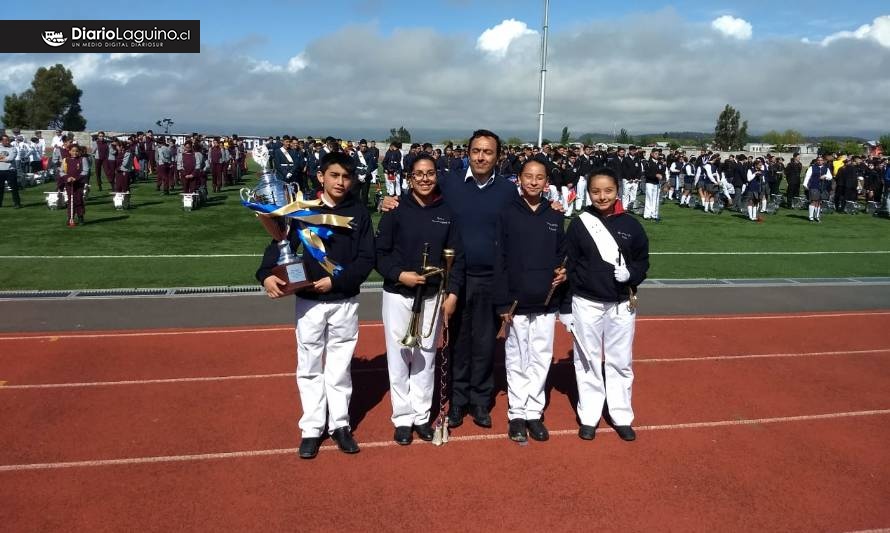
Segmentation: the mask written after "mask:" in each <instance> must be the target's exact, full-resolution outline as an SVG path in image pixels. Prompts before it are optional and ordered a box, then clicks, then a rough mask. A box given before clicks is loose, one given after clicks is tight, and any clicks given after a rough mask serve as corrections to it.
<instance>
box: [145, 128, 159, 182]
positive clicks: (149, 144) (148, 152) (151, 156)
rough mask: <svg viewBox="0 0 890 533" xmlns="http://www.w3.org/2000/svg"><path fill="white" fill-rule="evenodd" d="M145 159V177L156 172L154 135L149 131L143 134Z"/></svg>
mask: <svg viewBox="0 0 890 533" xmlns="http://www.w3.org/2000/svg"><path fill="white" fill-rule="evenodd" d="M145 158H146V159H147V160H148V168H146V169H145V175H146V177H147V176H148V173H149V171H151V172H157V166H156V162H155V134H154V132H153V131H151V130H148V131H146V132H145Z"/></svg>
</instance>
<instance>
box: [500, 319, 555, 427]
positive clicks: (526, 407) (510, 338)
mask: <svg viewBox="0 0 890 533" xmlns="http://www.w3.org/2000/svg"><path fill="white" fill-rule="evenodd" d="M555 325H556V313H537V314H529V315H513V321H512V322H511V323H510V326H509V327H508V330H509V332H508V335H507V342H506V344H505V345H504V351H505V354H506V359H505V364H506V367H507V398H508V400H509V403H510V408H509V410H508V411H507V419H508V420H512V419H514V418H522V419H525V420H537V419H539V418H541V413H543V412H544V403H545V398H544V382H545V381H547V372H548V371H549V370H550V363H551V361H552V360H553V330H554V326H555Z"/></svg>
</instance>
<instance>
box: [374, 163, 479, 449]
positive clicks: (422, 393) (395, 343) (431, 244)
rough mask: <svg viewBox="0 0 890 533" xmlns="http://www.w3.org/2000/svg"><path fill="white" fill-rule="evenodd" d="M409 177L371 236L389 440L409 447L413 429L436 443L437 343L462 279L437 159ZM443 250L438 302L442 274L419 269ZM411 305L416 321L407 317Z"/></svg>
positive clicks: (437, 263) (435, 261)
mask: <svg viewBox="0 0 890 533" xmlns="http://www.w3.org/2000/svg"><path fill="white" fill-rule="evenodd" d="M407 175H408V180H409V185H410V188H409V189H408V190H407V191H406V192H405V193H404V194H403V195H402V198H401V201H400V202H399V208H398V209H394V210H392V211H387V212H385V213H384V214H383V218H382V219H381V220H380V224H379V226H378V227H377V238H376V246H377V271H378V272H380V275H382V276H383V329H384V335H385V337H386V361H387V367H388V369H389V384H390V398H391V400H392V411H393V412H392V423H393V425H394V426H395V434H394V436H393V440H394V441H395V442H396V443H398V444H402V445H407V444H410V443H411V441H412V437H413V433H415V432H416V433H417V435H418V436H419V437H420V438H421V439H422V440H425V441H429V440H432V439H433V432H434V430H433V427H432V425H431V424H430V408H431V406H432V401H433V388H434V378H435V362H436V345H437V343H438V337H439V332H440V330H441V328H440V325H441V324H442V320H445V323H447V321H448V319H449V317H450V316H451V315H452V314H453V313H454V310H455V307H456V305H457V296H458V294H459V292H460V289H461V287H462V285H463V279H464V256H463V252H462V250H461V246H460V238H459V236H458V232H457V226H456V225H455V224H454V215H453V213H452V211H451V210H450V209H449V208H448V207H447V206H446V205H445V204H444V203H443V201H442V195H441V193H440V192H439V187H438V185H437V179H438V178H437V175H436V164H435V161H434V160H433V158H432V157H431V156H429V155H428V154H424V153H422V154H419V155H418V156H417V158H416V159H415V160H414V162H413V164H412V166H411V168H409V169H407ZM445 249H450V250H454V251H455V253H454V263H453V266H452V267H451V271H450V274H449V276H448V279H447V280H445V282H444V294H443V295H441V297H440V298H437V293H438V292H439V285H440V282H441V279H442V278H441V273H439V274H433V275H428V273H427V272H424V268H423V267H424V266H426V267H428V270H429V269H433V268H442V267H444V266H445V258H444V257H443V250H445ZM424 256H426V261H427V263H426V264H425V265H424ZM416 301H417V305H418V306H419V307H420V309H418V312H419V316H412V315H414V312H413V308H414V306H415V302H416ZM437 301H441V308H442V311H441V312H440V311H439V309H437V308H436V302H437ZM412 318H413V320H412ZM418 319H419V320H418ZM415 320H416V321H418V323H417V325H416V330H415V331H410V329H411V328H410V327H409V325H410V324H412V322H413V321H415ZM409 339H410V340H409ZM440 394H446V391H440Z"/></svg>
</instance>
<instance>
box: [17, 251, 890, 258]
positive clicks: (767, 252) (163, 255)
mask: <svg viewBox="0 0 890 533" xmlns="http://www.w3.org/2000/svg"><path fill="white" fill-rule="evenodd" d="M869 254H879V255H880V254H890V250H850V251H843V250H808V251H807V250H805V251H797V252H790V251H751V252H649V255H869ZM226 257H262V254H130V255H0V259H179V258H188V259H213V258H226Z"/></svg>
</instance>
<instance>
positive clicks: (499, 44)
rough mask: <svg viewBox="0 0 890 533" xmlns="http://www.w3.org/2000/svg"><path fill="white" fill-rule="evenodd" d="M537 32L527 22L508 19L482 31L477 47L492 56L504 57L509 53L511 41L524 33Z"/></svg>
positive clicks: (531, 33)
mask: <svg viewBox="0 0 890 533" xmlns="http://www.w3.org/2000/svg"><path fill="white" fill-rule="evenodd" d="M536 33H538V32H536V31H535V30H531V29H529V27H528V25H527V24H526V23H525V22H522V21H519V20H516V19H507V20H504V21H503V22H501V23H500V24H498V25H497V26H494V27H493V28H488V29H487V30H485V31H484V32H482V35H480V36H479V38H478V39H477V40H476V49H477V50H481V51H483V52H485V53H487V54H489V55H491V56H492V57H496V58H503V57H504V56H506V55H507V49H508V48H510V43H512V42H513V41H515V40H516V39H518V38H520V37H522V36H524V35H535V34H536Z"/></svg>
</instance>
